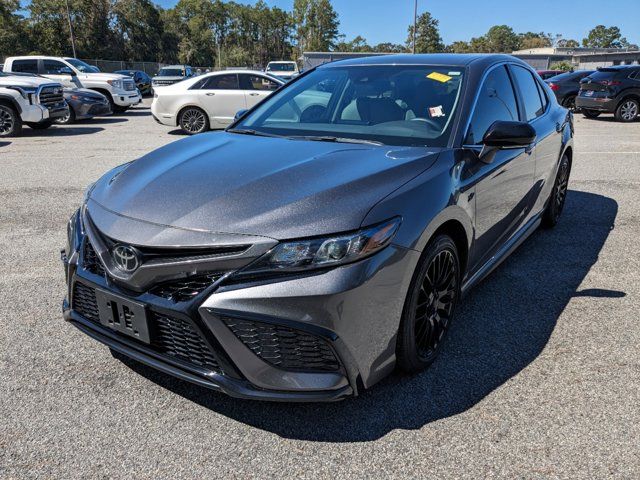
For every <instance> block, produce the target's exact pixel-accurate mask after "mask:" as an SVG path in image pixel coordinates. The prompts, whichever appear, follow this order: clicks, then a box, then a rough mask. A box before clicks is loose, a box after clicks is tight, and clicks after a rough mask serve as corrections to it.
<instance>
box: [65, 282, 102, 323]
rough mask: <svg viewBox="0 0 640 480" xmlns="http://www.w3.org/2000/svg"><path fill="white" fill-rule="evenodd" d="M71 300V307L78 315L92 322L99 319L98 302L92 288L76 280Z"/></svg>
mask: <svg viewBox="0 0 640 480" xmlns="http://www.w3.org/2000/svg"><path fill="white" fill-rule="evenodd" d="M71 301H72V304H73V309H74V310H75V311H76V312H78V313H79V314H80V315H82V316H83V317H86V318H88V319H89V320H92V321H94V322H99V321H100V315H99V310H98V302H97V301H96V291H95V289H94V288H92V287H88V286H86V285H84V284H83V283H80V282H76V284H75V285H74V287H73V297H72V299H71Z"/></svg>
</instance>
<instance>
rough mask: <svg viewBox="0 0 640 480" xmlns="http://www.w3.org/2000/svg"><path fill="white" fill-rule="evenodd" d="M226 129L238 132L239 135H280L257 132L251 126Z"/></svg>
mask: <svg viewBox="0 0 640 480" xmlns="http://www.w3.org/2000/svg"><path fill="white" fill-rule="evenodd" d="M226 131H227V132H230V133H239V134H241V135H255V136H256V137H278V138H279V137H280V135H274V134H272V133H264V132H258V131H257V130H253V129H251V128H228V129H227V130H226Z"/></svg>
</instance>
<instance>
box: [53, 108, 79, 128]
mask: <svg viewBox="0 0 640 480" xmlns="http://www.w3.org/2000/svg"><path fill="white" fill-rule="evenodd" d="M54 123H57V124H58V125H71V124H72V123H76V113H75V112H74V111H73V108H71V107H69V113H68V114H67V115H65V116H64V117H58V118H56V119H55V120H54Z"/></svg>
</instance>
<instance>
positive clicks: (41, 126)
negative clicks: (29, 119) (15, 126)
mask: <svg viewBox="0 0 640 480" xmlns="http://www.w3.org/2000/svg"><path fill="white" fill-rule="evenodd" d="M27 125H28V126H30V127H31V128H33V129H34V130H46V129H47V128H49V127H50V126H51V125H53V120H46V121H44V122H38V123H27Z"/></svg>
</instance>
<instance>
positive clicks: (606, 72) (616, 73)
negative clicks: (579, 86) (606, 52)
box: [589, 68, 629, 81]
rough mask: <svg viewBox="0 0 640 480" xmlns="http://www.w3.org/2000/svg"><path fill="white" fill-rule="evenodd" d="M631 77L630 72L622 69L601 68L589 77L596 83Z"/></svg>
mask: <svg viewBox="0 0 640 480" xmlns="http://www.w3.org/2000/svg"><path fill="white" fill-rule="evenodd" d="M627 75H629V70H626V69H620V68H600V69H598V70H597V71H595V72H593V73H592V74H591V75H589V77H590V78H593V79H594V80H596V81H600V80H607V79H610V78H614V77H615V78H617V77H626V76H627Z"/></svg>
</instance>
